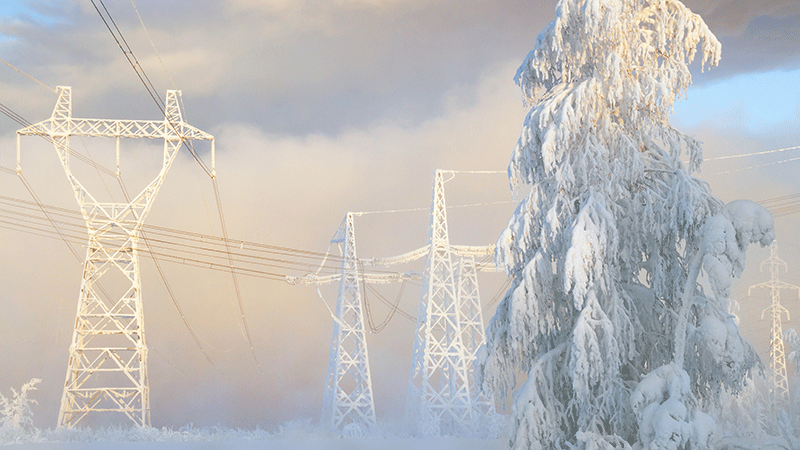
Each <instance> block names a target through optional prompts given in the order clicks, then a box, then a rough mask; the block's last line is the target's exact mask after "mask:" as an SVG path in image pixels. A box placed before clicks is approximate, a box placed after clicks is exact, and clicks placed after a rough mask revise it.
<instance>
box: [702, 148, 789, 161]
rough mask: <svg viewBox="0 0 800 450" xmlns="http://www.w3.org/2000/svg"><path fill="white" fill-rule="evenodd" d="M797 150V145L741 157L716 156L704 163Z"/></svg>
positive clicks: (746, 154) (744, 154) (745, 154)
mask: <svg viewBox="0 0 800 450" xmlns="http://www.w3.org/2000/svg"><path fill="white" fill-rule="evenodd" d="M797 149H800V145H795V146H794V147H785V148H779V149H775V150H766V151H762V152H754V153H743V154H741V155H727V156H716V157H714V158H707V159H704V160H703V162H708V161H720V160H723V159H737V158H748V157H751V156H760V155H769V154H771V153H780V152H786V151H789V150H797Z"/></svg>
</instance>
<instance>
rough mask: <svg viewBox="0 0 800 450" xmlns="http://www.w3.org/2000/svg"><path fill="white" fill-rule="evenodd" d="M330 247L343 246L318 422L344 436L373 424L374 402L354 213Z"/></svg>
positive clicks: (348, 214) (356, 432) (345, 222)
mask: <svg viewBox="0 0 800 450" xmlns="http://www.w3.org/2000/svg"><path fill="white" fill-rule="evenodd" d="M331 244H339V245H341V246H342V270H341V278H340V279H339V292H338V295H337V296H336V317H335V320H334V323H333V337H332V338H331V353H330V359H329V360H328V376H327V378H326V381H325V397H324V399H323V402H322V418H321V420H320V421H321V423H322V425H323V426H325V427H330V428H331V429H333V430H337V431H339V432H343V433H345V434H360V433H361V432H363V431H364V429H365V428H368V427H372V426H374V425H375V403H374V401H373V397H372V379H371V377H370V371H369V354H368V352H367V340H366V332H365V327H364V316H363V309H362V304H361V289H360V286H359V285H360V282H361V280H362V277H361V276H360V274H359V262H358V259H357V257H356V235H355V228H354V222H353V213H347V215H346V216H345V218H344V220H343V221H342V224H341V226H339V229H338V230H337V232H336V234H335V235H334V237H333V239H332V240H331Z"/></svg>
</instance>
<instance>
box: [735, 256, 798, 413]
mask: <svg viewBox="0 0 800 450" xmlns="http://www.w3.org/2000/svg"><path fill="white" fill-rule="evenodd" d="M765 264H768V265H769V274H770V280H769V281H767V282H765V283H759V284H754V285H752V286H750V289H748V293H747V295H750V292H752V290H753V289H755V288H765V289H769V291H770V296H771V297H772V302H771V304H770V306H769V307H768V308H766V309H765V310H764V311H763V312H762V313H761V319H764V313H765V312H767V311H769V312H770V316H771V317H772V329H771V332H770V338H769V356H770V361H769V362H770V368H771V369H772V388H771V390H770V394H771V395H770V396H771V399H772V405H774V406H775V407H777V408H779V409H780V408H785V407H787V406H788V405H789V381H788V376H787V374H786V355H785V353H784V345H783V330H782V326H781V316H782V315H783V314H784V313H785V314H786V319H787V320H789V310H787V309H786V308H784V307H783V306H781V289H795V290H797V291H798V296H800V287H798V286H795V285H793V284H788V283H784V282H782V281H780V280H779V279H778V275H779V273H780V267H783V268H784V270H788V267H787V266H786V263H785V262H783V260H782V259H780V258H778V242H777V241H772V244H770V246H769V259H767V260H766V261H764V262H762V263H761V270H762V271H763V270H764V265H765Z"/></svg>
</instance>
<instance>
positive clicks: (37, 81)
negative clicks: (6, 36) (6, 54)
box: [0, 59, 56, 92]
mask: <svg viewBox="0 0 800 450" xmlns="http://www.w3.org/2000/svg"><path fill="white" fill-rule="evenodd" d="M0 61H2V62H3V64H5V65H7V66H8V67H11V68H12V69H14V70H16V71H17V72H19V73H20V74H22V75H24V76H26V77H28V78H29V79H31V80H33V81H34V82H36V83H39V85H40V86H42V87H43V88H45V89H49V90H51V91H53V92H56V90H55V89H53V88H51V87H50V86H48V85H46V84H44V83H42V82H41V81H39V80H37V79H36V78H34V77H32V76H30V75H28V74H27V73H25V72H23V71H22V70H20V69H19V68H17V67H15V66H14V65H12V64H11V63H9V62H8V61H6V60H4V59H0Z"/></svg>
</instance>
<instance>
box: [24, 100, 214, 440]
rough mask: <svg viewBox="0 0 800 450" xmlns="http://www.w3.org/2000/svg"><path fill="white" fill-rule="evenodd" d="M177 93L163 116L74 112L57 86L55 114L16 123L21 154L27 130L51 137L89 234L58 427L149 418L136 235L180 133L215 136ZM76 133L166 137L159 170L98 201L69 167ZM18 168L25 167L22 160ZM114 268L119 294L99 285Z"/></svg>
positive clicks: (143, 421)
mask: <svg viewBox="0 0 800 450" xmlns="http://www.w3.org/2000/svg"><path fill="white" fill-rule="evenodd" d="M179 96H180V91H167V96H166V109H165V117H164V119H163V120H161V121H135V120H98V119H76V118H73V117H72V90H71V89H70V88H69V87H63V86H59V87H58V100H57V102H56V106H55V109H54V110H53V115H52V116H51V117H50V118H49V119H47V120H45V121H42V122H39V123H37V124H33V125H31V126H29V127H26V128H23V129H21V130H19V131H17V146H18V147H17V154H18V155H19V137H20V136H22V135H43V136H47V137H49V138H50V139H51V140H52V142H53V144H54V146H55V150H56V153H57V154H58V156H59V158H60V160H61V164H62V166H63V168H64V172H65V173H66V175H67V179H68V180H69V183H70V186H71V187H72V190H73V191H74V194H75V198H76V200H77V201H78V206H79V207H80V210H81V212H82V213H83V218H84V220H85V221H86V228H87V231H88V234H89V241H88V244H87V248H86V259H85V262H84V269H83V279H82V281H81V291H80V295H79V298H78V310H77V314H76V318H75V329H74V331H73V334H72V344H71V345H70V348H69V363H68V367H67V374H66V381H65V384H64V391H63V395H62V398H61V408H60V410H59V414H58V426H59V427H68V428H71V427H74V426H75V425H76V424H77V423H78V422H80V421H81V420H82V419H83V418H84V417H86V416H87V415H88V414H89V413H98V412H114V413H121V414H123V415H124V416H125V417H127V418H128V419H130V420H131V421H133V422H134V423H136V424H137V425H140V426H149V425H150V400H149V389H150V388H149V385H148V378H147V346H146V344H145V334H144V319H143V312H142V294H141V280H140V275H139V254H138V248H139V236H140V233H141V229H142V226H143V224H144V220H145V217H147V213H148V212H149V211H150V208H151V207H152V205H153V200H154V199H155V197H156V194H157V193H158V191H159V189H160V188H161V185H162V183H163V182H164V178H165V176H166V174H167V171H168V170H169V168H170V166H171V165H172V163H173V162H174V160H175V157H176V155H177V153H178V150H179V149H180V147H181V145H182V143H183V141H185V140H187V139H202V140H211V141H212V152H213V137H212V136H211V135H210V134H207V133H205V132H203V131H200V130H198V129H196V128H194V127H191V126H189V125H188V124H186V123H184V122H183V118H182V114H181V110H180V107H179ZM71 136H92V137H95V136H97V137H113V138H117V149H119V139H120V138H151V139H164V157H163V164H162V167H161V171H160V172H159V174H158V176H157V177H156V178H155V179H154V180H153V181H152V182H150V184H148V185H147V186H146V187H145V188H144V189H143V190H142V192H141V193H139V195H137V196H136V197H135V198H133V199H132V200H131V201H130V203H101V202H98V201H97V200H95V198H94V197H93V196H92V195H91V194H90V193H89V191H87V190H86V189H85V188H84V186H83V185H82V184H81V183H80V182H79V181H78V179H77V178H75V176H73V174H72V171H71V170H70V152H71V150H70V148H69V143H70V137H71ZM18 158H19V157H18ZM118 165H119V162H118ZM17 170H18V171H21V168H20V167H19V163H18V165H17ZM110 273H116V277H117V281H118V283H121V284H122V288H121V290H120V292H122V294H121V295H120V296H119V297H117V296H116V295H113V294H110V296H108V295H106V294H105V293H104V292H105V291H104V290H103V289H101V288H100V286H99V282H100V281H101V279H102V277H103V276H104V275H110ZM119 274H121V277H120V276H119ZM110 278H113V277H112V276H108V277H107V279H110ZM120 278H121V280H122V281H119V279H120ZM117 287H118V286H117Z"/></svg>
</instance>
